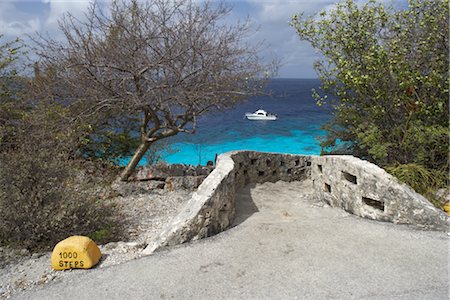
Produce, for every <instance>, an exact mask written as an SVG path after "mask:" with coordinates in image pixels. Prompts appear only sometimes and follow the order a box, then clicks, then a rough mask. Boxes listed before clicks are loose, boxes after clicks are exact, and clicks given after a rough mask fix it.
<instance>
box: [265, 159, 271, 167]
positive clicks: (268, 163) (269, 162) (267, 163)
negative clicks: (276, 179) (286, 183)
mask: <svg viewBox="0 0 450 300" xmlns="http://www.w3.org/2000/svg"><path fill="white" fill-rule="evenodd" d="M271 163H272V162H271V161H270V159H266V165H267V166H268V167H270V164H271Z"/></svg>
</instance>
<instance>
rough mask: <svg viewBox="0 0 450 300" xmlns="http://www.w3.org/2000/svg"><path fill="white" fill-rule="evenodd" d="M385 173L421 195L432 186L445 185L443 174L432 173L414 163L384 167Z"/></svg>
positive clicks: (445, 179) (444, 175)
mask: <svg viewBox="0 0 450 300" xmlns="http://www.w3.org/2000/svg"><path fill="white" fill-rule="evenodd" d="M386 171H388V172H389V173H391V174H392V175H394V176H395V177H397V178H398V179H399V180H400V181H402V182H404V183H406V184H408V185H409V186H411V187H412V188H413V189H414V190H416V191H417V192H418V193H421V194H426V193H427V192H428V191H429V189H430V187H432V186H446V184H447V182H446V181H447V178H446V174H445V173H444V172H432V171H430V170H429V169H427V168H425V167H423V166H420V165H417V164H414V163H412V164H405V165H396V166H389V167H386Z"/></svg>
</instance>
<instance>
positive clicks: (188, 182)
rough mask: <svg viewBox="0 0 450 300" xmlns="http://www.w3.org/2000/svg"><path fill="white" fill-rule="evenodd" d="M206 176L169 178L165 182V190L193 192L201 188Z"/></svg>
mask: <svg viewBox="0 0 450 300" xmlns="http://www.w3.org/2000/svg"><path fill="white" fill-rule="evenodd" d="M205 177H206V176H182V177H181V176H179V177H168V178H167V179H166V181H165V186H164V190H167V191H175V190H179V189H185V190H188V191H193V190H195V189H196V188H198V187H199V186H200V184H201V183H202V182H203V180H204V179H205Z"/></svg>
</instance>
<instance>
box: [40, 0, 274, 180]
mask: <svg viewBox="0 0 450 300" xmlns="http://www.w3.org/2000/svg"><path fill="white" fill-rule="evenodd" d="M229 11H230V8H229V7H227V6H226V5H225V4H224V3H223V2H220V3H212V2H210V1H205V2H196V1H184V0H156V1H137V0H132V1H129V2H127V1H120V0H119V1H113V2H112V3H111V5H110V7H109V11H108V12H104V11H102V10H101V9H100V7H99V6H98V5H97V3H96V2H93V3H92V5H91V7H90V10H89V12H88V13H87V15H86V20H85V21H81V20H77V19H76V18H74V17H73V16H71V15H70V14H69V15H67V16H65V18H64V19H62V20H61V23H60V25H61V26H60V29H61V31H62V33H63V34H64V37H65V40H63V41H55V40H52V39H50V38H45V37H40V38H38V39H36V43H37V45H38V46H37V49H36V52H37V54H38V55H39V57H40V60H41V61H40V65H41V66H42V69H43V70H54V71H53V72H50V75H51V78H52V79H51V80H49V81H47V82H54V88H52V89H51V92H52V94H53V95H57V96H58V97H60V98H62V99H65V101H68V102H70V103H71V107H73V108H76V109H78V112H79V116H80V117H81V118H86V117H90V116H91V117H93V118H94V119H95V120H99V122H100V123H103V122H105V120H109V119H111V118H115V119H117V118H125V117H127V116H138V117H139V118H140V122H139V125H137V126H136V127H135V128H134V130H135V131H136V132H137V133H138V137H139V146H138V147H137V148H136V149H135V152H134V155H133V157H132V159H131V160H130V163H129V164H128V166H127V167H126V168H125V170H124V171H123V173H122V175H121V179H122V180H126V179H127V178H128V177H129V176H130V175H131V172H132V171H133V169H134V168H135V166H136V165H137V164H138V163H139V161H140V160H141V158H142V157H143V156H144V155H145V153H146V152H147V150H148V149H149V147H150V146H151V145H152V144H153V143H154V142H156V141H158V140H161V139H165V138H168V137H170V136H173V135H176V134H178V133H180V132H190V133H193V132H194V131H195V127H196V120H197V118H198V117H199V116H201V115H203V114H205V113H206V112H208V111H210V110H212V109H223V108H227V107H230V106H233V105H234V104H236V103H238V102H240V101H242V100H244V99H246V98H247V97H248V96H250V95H253V94H255V93H257V92H258V91H260V90H261V88H262V87H261V84H262V83H263V82H264V79H265V75H266V71H267V70H268V68H269V66H266V65H263V64H262V63H261V62H260V59H259V57H258V48H255V47H252V46H249V45H246V44H245V43H244V42H243V39H244V37H245V36H246V35H247V34H248V33H249V27H248V25H247V24H237V25H226V24H225V23H223V22H222V19H223V17H224V16H225V15H226V14H227V13H228V12H229ZM120 129H121V128H120ZM120 132H123V131H120Z"/></svg>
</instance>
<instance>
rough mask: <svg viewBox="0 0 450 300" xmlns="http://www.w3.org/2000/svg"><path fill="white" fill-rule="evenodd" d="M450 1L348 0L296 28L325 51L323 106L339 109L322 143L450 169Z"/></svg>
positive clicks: (382, 161) (297, 19) (298, 21)
mask: <svg viewBox="0 0 450 300" xmlns="http://www.w3.org/2000/svg"><path fill="white" fill-rule="evenodd" d="M449 18H450V14H449V0H441V1H435V0H417V1H408V7H402V8H401V9H399V10H396V9H394V8H392V7H389V6H387V5H386V4H385V3H383V2H382V1H375V0H370V1H366V2H364V3H358V1H355V0H345V1H341V2H340V3H338V4H337V5H336V6H335V7H334V8H333V9H331V10H327V11H325V10H324V11H322V12H321V13H320V14H319V15H317V16H313V17H310V18H304V17H303V16H302V15H301V14H300V15H296V16H294V18H293V20H292V26H293V27H294V28H295V30H296V31H297V33H298V35H299V36H300V38H301V39H302V40H306V41H308V42H310V43H311V45H312V46H313V47H314V48H315V49H317V50H318V51H319V52H321V53H322V54H323V56H322V59H321V60H319V61H317V62H316V64H315V68H316V70H317V72H318V74H319V76H320V79H321V91H317V92H315V93H314V96H315V97H316V99H317V101H318V103H319V104H323V103H327V104H331V105H332V106H333V107H334V109H335V110H334V112H335V114H334V118H333V119H332V120H331V121H330V122H329V123H328V124H327V125H326V126H325V129H326V131H327V136H326V139H325V140H324V141H323V143H322V146H323V147H324V149H326V150H329V152H331V153H336V152H338V153H343V152H346V153H347V154H353V155H356V156H359V157H362V158H365V159H368V160H370V161H372V162H375V163H376V164H378V165H380V166H387V165H396V164H401V165H409V164H418V165H422V166H424V167H425V168H427V169H434V170H441V169H443V168H445V169H447V170H448V164H449V160H448V159H449V156H448V147H449V131H448V124H449V123H448V120H449V114H448V112H449V101H448V98H449V76H448V65H449V56H448V44H449V31H448V24H449Z"/></svg>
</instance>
